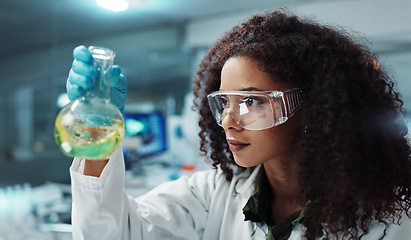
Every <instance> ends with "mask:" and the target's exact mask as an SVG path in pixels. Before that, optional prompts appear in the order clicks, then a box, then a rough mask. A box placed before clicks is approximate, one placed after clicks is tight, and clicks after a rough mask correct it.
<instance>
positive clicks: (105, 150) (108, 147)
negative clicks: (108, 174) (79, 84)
mask: <svg viewBox="0 0 411 240" xmlns="http://www.w3.org/2000/svg"><path fill="white" fill-rule="evenodd" d="M63 117H64V116H57V118H56V125H55V131H54V137H55V139H56V142H57V145H58V146H59V147H60V149H61V150H62V152H63V153H64V154H65V155H67V156H69V157H83V158H87V159H100V160H103V159H108V158H109V157H110V155H111V154H113V152H114V151H115V150H116V149H117V147H118V146H119V145H120V143H121V141H122V140H123V138H124V121H122V120H120V119H115V120H113V122H114V124H113V125H111V126H109V127H107V126H105V127H86V126H85V124H82V123H77V124H76V123H73V124H71V125H70V126H65V125H63Z"/></svg>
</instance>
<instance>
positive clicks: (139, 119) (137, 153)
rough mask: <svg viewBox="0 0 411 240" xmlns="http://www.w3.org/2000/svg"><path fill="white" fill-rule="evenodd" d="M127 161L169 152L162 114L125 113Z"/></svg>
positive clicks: (125, 153)
mask: <svg viewBox="0 0 411 240" xmlns="http://www.w3.org/2000/svg"><path fill="white" fill-rule="evenodd" d="M124 122H125V128H126V132H125V136H124V141H123V150H124V157H125V159H129V158H136V157H138V158H142V157H147V156H150V155H154V154H159V153H164V152H165V151H166V150H167V136H166V123H165V117H164V115H163V114H162V113H160V112H151V113H124Z"/></svg>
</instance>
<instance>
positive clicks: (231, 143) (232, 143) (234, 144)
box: [227, 139, 250, 152]
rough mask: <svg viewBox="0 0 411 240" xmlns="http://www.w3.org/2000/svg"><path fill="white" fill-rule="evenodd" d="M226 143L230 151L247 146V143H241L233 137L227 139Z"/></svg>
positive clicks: (239, 149) (236, 150)
mask: <svg viewBox="0 0 411 240" xmlns="http://www.w3.org/2000/svg"><path fill="white" fill-rule="evenodd" d="M227 143H228V145H229V147H230V150H231V151H232V152H238V151H241V150H243V149H244V148H246V147H247V146H249V145H250V144H249V143H243V142H240V141H237V140H234V139H227Z"/></svg>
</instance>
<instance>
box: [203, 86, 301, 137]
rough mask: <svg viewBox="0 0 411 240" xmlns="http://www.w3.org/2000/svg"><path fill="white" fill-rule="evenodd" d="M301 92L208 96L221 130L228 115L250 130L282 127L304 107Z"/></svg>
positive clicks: (218, 94)
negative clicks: (281, 125)
mask: <svg viewBox="0 0 411 240" xmlns="http://www.w3.org/2000/svg"><path fill="white" fill-rule="evenodd" d="M302 94H303V90H302V89H301V88H295V89H290V90H286V91H216V92H212V93H211V94H209V95H208V96H207V98H208V103H209V105H210V109H211V112H212V113H213V115H214V118H215V119H216V121H217V124H218V125H220V126H222V122H223V120H224V118H225V117H227V116H228V115H230V116H231V118H232V119H233V120H234V121H235V122H236V123H237V124H239V125H240V126H241V127H243V128H244V129H247V130H262V129H267V128H271V127H274V126H277V125H280V124H283V123H284V122H286V121H287V120H288V118H290V117H291V116H292V115H293V114H294V113H295V112H296V111H297V110H298V109H299V108H300V106H301V105H302V103H303V96H302Z"/></svg>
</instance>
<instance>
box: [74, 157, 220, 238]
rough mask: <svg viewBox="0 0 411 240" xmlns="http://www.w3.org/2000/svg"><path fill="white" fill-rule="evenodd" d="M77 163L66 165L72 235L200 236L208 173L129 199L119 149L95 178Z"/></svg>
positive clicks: (210, 185)
mask: <svg viewBox="0 0 411 240" xmlns="http://www.w3.org/2000/svg"><path fill="white" fill-rule="evenodd" d="M81 161H84V163H85V165H86V164H87V161H86V160H81V159H78V158H76V159H75V161H74V162H73V165H72V167H71V177H72V194H73V212H72V224H73V239H80V240H81V239H87V240H93V239H99V240H100V239H118V240H121V239H132V240H140V239H164V238H165V239H170V237H174V238H178V239H190V240H192V239H199V238H200V237H201V234H202V231H203V229H204V226H205V224H206V219H207V214H208V210H209V209H208V207H209V205H210V201H211V200H210V199H211V195H212V194H213V191H214V188H215V173H214V172H213V171H212V172H208V173H201V174H196V176H193V177H192V178H181V179H179V180H177V181H174V182H167V183H164V184H162V185H161V186H159V187H157V188H156V189H154V190H152V191H150V192H149V193H147V194H145V195H144V196H142V197H140V198H138V199H134V198H131V197H130V196H127V194H126V193H125V191H124V160H123V157H122V152H121V151H120V150H119V151H117V152H115V153H114V154H113V156H112V157H111V158H110V160H109V161H107V162H106V165H105V167H104V168H103V171H102V172H101V171H100V173H101V174H100V177H93V176H86V175H84V174H82V172H81V167H79V166H80V165H81V164H80V162H81ZM93 162H94V161H90V163H93ZM100 163H101V164H102V165H103V162H100ZM77 169H78V170H79V171H80V172H77V171H76V170H77ZM167 237H168V238H167Z"/></svg>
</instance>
